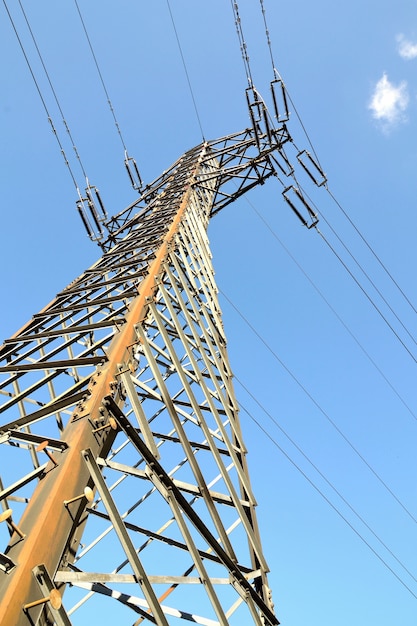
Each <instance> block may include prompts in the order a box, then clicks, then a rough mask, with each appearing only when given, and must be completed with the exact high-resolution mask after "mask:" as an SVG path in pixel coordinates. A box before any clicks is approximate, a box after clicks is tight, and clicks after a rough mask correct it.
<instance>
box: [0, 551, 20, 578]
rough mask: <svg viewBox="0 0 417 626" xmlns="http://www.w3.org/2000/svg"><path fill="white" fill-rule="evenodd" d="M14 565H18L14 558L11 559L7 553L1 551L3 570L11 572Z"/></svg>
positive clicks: (0, 567)
mask: <svg viewBox="0 0 417 626" xmlns="http://www.w3.org/2000/svg"><path fill="white" fill-rule="evenodd" d="M14 567H16V563H14V561H12V559H9V557H8V556H7V555H6V554H3V552H0V570H2V571H3V572H4V573H5V574H9V573H10V572H11V571H12V569H13V568H14Z"/></svg>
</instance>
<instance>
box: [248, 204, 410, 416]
mask: <svg viewBox="0 0 417 626" xmlns="http://www.w3.org/2000/svg"><path fill="white" fill-rule="evenodd" d="M246 202H247V203H248V204H249V206H250V207H251V209H252V210H253V212H254V213H255V214H256V215H257V216H258V218H259V219H260V220H261V221H262V222H263V224H264V225H265V227H266V228H267V229H268V230H269V232H270V233H271V235H272V236H273V237H274V238H275V239H276V241H277V242H278V243H279V244H280V246H281V247H282V248H283V250H284V251H285V252H286V254H287V255H288V256H289V257H290V259H291V260H292V261H293V263H295V265H296V266H297V267H298V269H299V270H300V272H301V273H302V274H303V275H304V277H305V278H306V279H307V280H308V282H309V283H310V285H311V286H312V287H313V289H314V290H315V291H316V292H317V293H318V295H319V296H320V298H321V299H322V300H323V301H324V302H325V304H326V305H327V306H328V307H329V309H330V310H331V312H332V313H333V315H335V317H336V318H337V319H338V321H339V322H340V323H341V324H342V326H343V328H344V329H345V330H346V331H347V332H348V333H349V335H350V336H351V337H352V339H353V340H354V341H355V343H356V344H357V346H358V347H359V348H360V349H361V351H362V352H363V353H364V355H365V356H366V357H367V359H368V360H369V361H370V363H371V364H372V365H373V367H374V368H375V369H376V370H377V372H378V373H379V374H380V375H381V376H382V378H383V380H384V382H386V383H387V385H388V386H389V387H390V389H391V390H392V391H393V392H394V394H395V395H396V396H397V398H398V399H399V400H400V402H401V403H402V404H403V406H404V407H405V408H406V409H407V411H408V412H409V413H410V415H411V416H412V417H413V418H414V419H415V420H416V421H417V415H416V414H415V413H414V412H413V410H412V409H411V407H410V406H409V405H408V404H407V403H406V401H405V400H404V398H403V397H402V396H401V395H400V393H399V392H398V390H397V389H396V388H395V387H394V385H393V384H392V383H391V381H390V380H389V379H388V378H387V376H386V375H385V374H384V372H383V371H382V370H381V368H380V367H379V366H378V365H377V363H376V362H375V361H374V359H373V358H372V357H371V355H370V354H369V352H367V350H366V349H365V348H364V346H363V345H362V344H361V342H360V341H359V339H358V338H357V337H356V336H355V335H354V334H353V332H352V331H351V330H350V328H349V327H348V325H347V324H346V323H345V322H344V321H343V319H342V318H341V317H340V315H339V314H338V313H337V311H336V310H335V309H334V307H333V306H332V305H331V304H330V302H329V301H328V300H327V298H326V297H325V296H324V294H323V293H322V292H321V291H320V289H319V288H318V287H317V285H316V284H315V283H314V282H313V280H312V279H311V278H310V276H309V275H308V274H307V272H306V271H305V270H304V268H303V267H302V266H301V265H300V263H298V261H297V260H296V258H295V257H294V256H293V255H292V254H291V252H290V251H289V250H288V248H287V247H286V246H285V245H284V243H283V242H282V241H281V239H280V238H279V237H278V235H277V234H276V233H275V231H274V230H273V229H272V228H271V226H270V225H269V224H268V222H267V221H266V220H265V218H264V217H263V216H262V215H261V213H259V211H258V210H257V209H256V208H255V206H254V205H253V204H252V203H251V202H250V200H248V198H246Z"/></svg>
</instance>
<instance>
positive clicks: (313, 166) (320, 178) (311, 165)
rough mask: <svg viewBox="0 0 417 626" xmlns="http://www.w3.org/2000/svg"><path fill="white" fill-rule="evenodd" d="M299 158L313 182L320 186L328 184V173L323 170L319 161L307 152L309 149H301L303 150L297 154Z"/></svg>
mask: <svg viewBox="0 0 417 626" xmlns="http://www.w3.org/2000/svg"><path fill="white" fill-rule="evenodd" d="M297 159H298V162H299V164H300V165H301V167H302V168H303V169H304V171H305V172H306V173H307V174H308V176H309V177H310V178H311V180H312V181H313V183H315V184H316V185H317V186H318V187H321V186H322V185H325V184H326V182H327V178H326V174H325V173H324V172H323V170H322V169H321V167H320V165H318V163H317V162H316V161H315V160H314V159H313V157H312V156H311V154H310V153H309V152H307V150H301V152H299V153H298V154H297Z"/></svg>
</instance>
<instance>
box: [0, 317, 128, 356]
mask: <svg viewBox="0 0 417 626" xmlns="http://www.w3.org/2000/svg"><path fill="white" fill-rule="evenodd" d="M125 308H126V307H125ZM121 310H122V308H120V309H119V310H118V311H112V312H111V313H110V314H109V315H108V316H106V317H105V318H104V320H107V319H109V318H110V317H111V316H113V315H116V314H117V315H119V314H120V311H121ZM90 317H91V312H87V313H86V314H85V315H83V316H81V317H80V318H79V319H78V320H77V322H74V320H73V316H72V315H66V316H65V317H58V318H57V316H56V315H53V316H51V320H52V319H54V318H57V319H56V320H55V322H54V323H53V324H51V326H49V327H48V329H47V330H42V331H41V332H39V333H38V332H37V330H36V328H37V327H39V326H41V327H42V326H43V327H44V325H45V324H42V323H41V322H38V324H36V325H35V326H34V328H31V329H26V330H25V332H27V330H29V332H32V331H34V332H36V335H25V334H23V333H21V334H19V335H16V336H15V337H13V338H12V339H9V340H7V345H10V348H9V354H12V353H13V352H14V351H15V349H16V348H17V345H18V344H19V343H23V342H25V341H26V337H27V336H28V337H32V338H33V339H35V340H37V339H38V337H41V338H44V336H45V338H46V339H48V338H50V337H54V336H55V335H58V336H59V335H64V334H65V330H66V328H68V329H70V328H71V327H70V326H69V327H66V326H62V327H60V328H56V326H58V325H59V324H65V322H67V321H68V320H69V321H70V322H71V323H75V324H79V323H80V322H84V321H85V320H87V319H89V318H90ZM97 323H98V324H100V323H102V322H97ZM103 323H104V322H103ZM120 323H124V318H120ZM93 325H94V323H93ZM13 346H15V348H13ZM2 358H7V354H5V355H4V356H3V357H2Z"/></svg>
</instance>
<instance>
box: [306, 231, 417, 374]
mask: <svg viewBox="0 0 417 626" xmlns="http://www.w3.org/2000/svg"><path fill="white" fill-rule="evenodd" d="M316 231H317V233H318V234H319V235H320V237H321V238H322V239H323V241H324V242H325V244H326V245H327V246H328V248H329V250H331V252H332V253H333V254H334V256H335V257H336V258H337V260H338V261H339V262H340V263H341V264H342V266H343V267H344V269H345V270H346V271H347V273H348V274H349V276H350V277H351V278H352V280H353V281H354V282H355V283H356V285H357V286H358V287H359V289H360V290H361V291H362V293H363V294H364V296H365V297H366V298H367V300H368V301H369V302H370V304H371V305H372V306H373V308H374V309H375V311H376V312H377V313H378V315H379V316H380V317H381V319H382V320H383V321H384V322H385V324H386V325H387V326H388V328H389V329H390V331H391V332H392V333H393V335H394V337H396V339H397V340H398V341H399V342H400V344H401V345H402V347H403V348H404V350H405V351H406V352H407V353H408V355H409V356H410V357H411V358H412V360H413V361H414V363H416V364H417V358H416V357H415V356H414V354H413V353H412V352H411V350H409V348H408V347H407V345H406V344H405V343H404V341H403V340H402V339H401V337H400V336H399V334H398V333H397V332H396V330H395V329H394V327H393V326H392V325H391V324H390V323H389V321H388V320H387V318H386V317H385V315H384V314H383V313H382V311H381V309H380V308H379V307H378V306H377V305H376V304H375V302H374V301H373V300H372V298H371V296H370V295H369V294H368V292H367V291H366V289H365V288H364V287H363V286H362V285H361V284H360V282H359V280H358V279H357V278H356V276H355V275H354V274H353V272H352V271H351V270H350V269H349V267H348V266H347V265H346V263H345V262H344V261H343V259H342V258H341V256H340V255H339V254H338V253H337V252H336V250H335V249H334V247H333V246H332V245H331V244H330V242H329V241H328V240H327V239H326V237H325V236H324V235H323V233H322V232H321V230H320V229H319V228H317V227H316Z"/></svg>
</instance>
